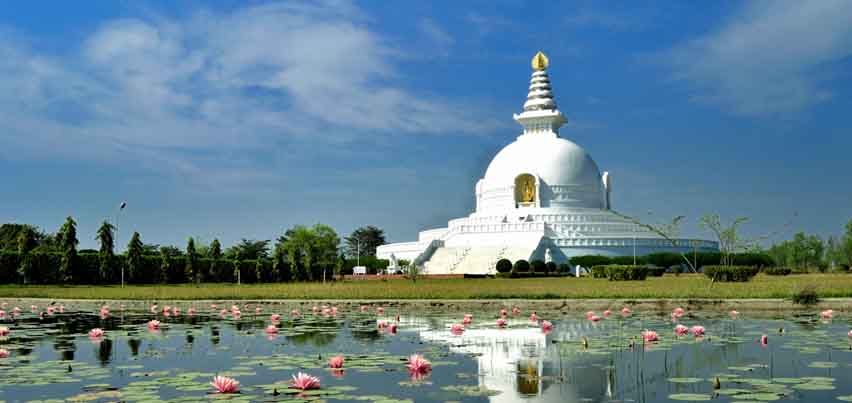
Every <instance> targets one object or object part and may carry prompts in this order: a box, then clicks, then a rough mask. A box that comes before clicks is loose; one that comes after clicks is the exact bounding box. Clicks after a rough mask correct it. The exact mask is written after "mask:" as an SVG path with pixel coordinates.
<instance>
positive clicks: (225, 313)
mask: <svg viewBox="0 0 852 403" xmlns="http://www.w3.org/2000/svg"><path fill="white" fill-rule="evenodd" d="M227 314H228V310H227V309H223V310H221V311H219V317H220V318H224V317H225V315H227Z"/></svg>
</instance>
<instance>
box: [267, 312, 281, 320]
mask: <svg viewBox="0 0 852 403" xmlns="http://www.w3.org/2000/svg"><path fill="white" fill-rule="evenodd" d="M269 320H270V321H272V322H280V321H281V315H279V314H277V313H273V314H272V315H269Z"/></svg>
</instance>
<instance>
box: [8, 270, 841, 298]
mask: <svg viewBox="0 0 852 403" xmlns="http://www.w3.org/2000/svg"><path fill="white" fill-rule="evenodd" d="M809 285H810V286H813V287H814V288H816V290H817V292H818V293H819V295H820V296H821V297H852V275H844V274H804V275H790V276H766V275H758V276H757V277H755V278H754V279H753V280H752V281H751V282H748V283H716V284H711V282H710V281H709V280H708V279H707V278H705V277H704V276H701V275H682V276H680V277H675V276H671V275H666V276H664V277H659V278H649V279H648V280H646V281H622V282H614V281H607V280H602V279H591V278H580V279H576V278H534V279H450V280H425V279H421V280H418V281H417V282H416V283H413V282H411V281H409V280H389V281H346V282H338V283H328V284H320V283H288V284H257V285H240V286H237V285H235V284H205V285H202V286H200V287H196V286H192V285H165V286H159V285H145V286H128V287H126V288H124V289H122V288H120V287H117V286H67V287H61V286H21V285H5V286H0V298H27V297H30V298H33V297H41V298H57V299H143V300H151V299H157V300H159V299H187V300H189V299H391V300H396V299H499V298H528V299H540V298H548V299H557V298H618V299H625V298H627V299H630V298H713V299H725V298H789V297H790V296H791V295H793V294H794V293H796V292H798V291H800V290H801V289H803V288H804V287H806V286H809Z"/></svg>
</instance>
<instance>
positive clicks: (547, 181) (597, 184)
mask: <svg viewBox="0 0 852 403" xmlns="http://www.w3.org/2000/svg"><path fill="white" fill-rule="evenodd" d="M521 174H531V175H533V176H534V177H536V179H537V181H538V183H539V186H540V189H539V193H540V194H539V198H540V204H539V207H572V208H577V207H579V208H603V205H604V197H603V185H602V182H601V173H600V170H599V169H598V165H597V164H596V163H595V161H594V160H592V158H591V157H590V156H589V154H588V153H586V150H584V149H583V148H582V147H580V146H578V145H577V144H575V143H573V142H571V141H569V140H566V139H563V138H560V137H557V136H556V135H555V134H553V133H536V134H526V135H522V136H520V137H518V139H517V140H515V141H514V142H512V143H511V144H509V145H507V146H506V147H504V148H503V149H502V150H500V152H499V153H497V155H496V156H495V157H494V159H493V160H491V164H489V165H488V170H487V171H486V172H485V177H484V178H483V180H482V182H481V184H480V187H479V189H478V193H480V194H481V195H483V196H486V197H484V198H483V202H485V203H483V204H482V205H480V208H481V209H488V208H489V207H498V206H497V205H496V204H495V205H491V206H489V204H490V203H488V201H489V200H493V201H495V202H496V201H497V200H495V199H503V198H502V197H494V196H497V194H503V195H506V194H507V193H506V189H511V188H512V187H514V185H515V179H516V178H517V177H518V176H519V175H521ZM489 195H491V196H490V197H489ZM499 204H500V205H501V206H504V205H505V204H506V203H505V201H501V202H500V203H499Z"/></svg>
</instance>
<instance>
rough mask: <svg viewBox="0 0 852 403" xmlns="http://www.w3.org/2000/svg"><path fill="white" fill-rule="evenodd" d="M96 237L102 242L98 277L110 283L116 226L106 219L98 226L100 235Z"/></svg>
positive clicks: (99, 253) (99, 252)
mask: <svg viewBox="0 0 852 403" xmlns="http://www.w3.org/2000/svg"><path fill="white" fill-rule="evenodd" d="M95 239H96V240H97V241H98V242H99V243H100V244H101V248H100V250H99V251H98V257H99V259H100V261H99V265H98V277H100V279H101V281H103V282H106V283H108V282H109V281H110V279H111V278H112V275H111V274H112V273H111V271H112V262H113V256H114V255H115V252H114V250H115V226H113V225H112V224H110V223H109V222H108V221H106V220H104V222H103V224H101V227H100V228H98V236H97V237H95Z"/></svg>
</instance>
